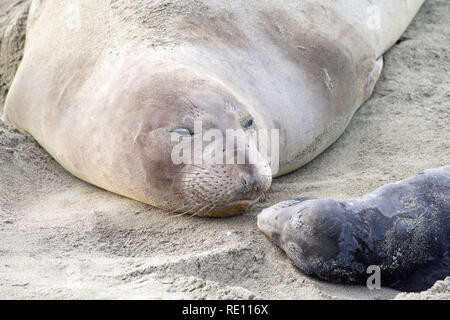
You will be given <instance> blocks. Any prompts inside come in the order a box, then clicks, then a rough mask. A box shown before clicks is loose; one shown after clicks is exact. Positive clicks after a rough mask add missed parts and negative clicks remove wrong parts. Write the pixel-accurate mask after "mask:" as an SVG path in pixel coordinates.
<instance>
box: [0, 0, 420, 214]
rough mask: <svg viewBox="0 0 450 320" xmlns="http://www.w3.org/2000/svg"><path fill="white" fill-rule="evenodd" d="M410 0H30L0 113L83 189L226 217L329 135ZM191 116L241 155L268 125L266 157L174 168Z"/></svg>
mask: <svg viewBox="0 0 450 320" xmlns="http://www.w3.org/2000/svg"><path fill="white" fill-rule="evenodd" d="M422 3H423V0H398V1H387V0H377V1H373V0H371V1H369V0H358V1H355V0H339V1H325V0H320V1H317V0H314V1H313V0H305V1H297V0H295V1H294V0H289V1H278V0H266V1H247V0H234V1H227V2H223V1H221V0H210V1H199V0H185V1H180V0H169V1H166V0H165V1H159V0H156V1H151V2H145V1H141V0H132V1H130V0H110V1H104V0H90V1H83V0H73V1H70V2H68V1H63V0H34V1H32V4H31V8H30V11H29V16H28V21H27V33H26V43H25V49H24V57H23V60H22V62H21V64H20V66H19V68H18V71H17V73H16V76H15V78H14V81H13V83H12V85H11V88H10V91H9V94H8V97H7V100H6V105H5V110H4V113H3V115H2V119H3V121H5V122H6V123H7V124H10V125H13V126H15V127H16V128H19V129H21V130H23V131H25V132H28V133H29V134H31V135H32V136H33V137H34V138H35V139H36V140H37V142H38V143H39V144H40V145H41V146H42V147H44V148H45V149H46V150H47V151H48V152H49V153H50V154H51V155H52V156H53V157H54V158H55V159H56V160H57V161H58V162H59V163H60V164H61V165H62V166H63V167H64V168H66V169H67V170H68V171H70V172H71V173H72V174H74V175H75V176H77V177H78V178H80V179H82V180H84V181H87V182H89V183H92V184H94V185H96V186H99V187H101V188H104V189H106V190H110V191H112V192H115V193H118V194H121V195H124V196H127V197H130V198H133V199H136V200H139V201H142V202H145V203H148V204H151V205H154V206H157V207H160V208H163V209H167V210H169V211H173V212H178V213H183V214H196V215H204V216H230V215H235V214H239V213H241V212H243V211H244V210H245V209H246V208H247V207H248V206H249V205H251V204H252V203H254V202H255V201H257V200H258V199H259V197H260V196H261V195H262V194H263V193H264V191H266V190H267V189H268V188H269V186H270V183H271V179H272V176H273V177H276V176H279V175H282V174H285V173H288V172H290V171H293V170H295V169H297V168H299V167H300V166H302V165H304V164H306V163H307V162H309V161H311V160H312V159H313V158H314V157H316V156H317V155H318V154H320V153H321V152H322V151H323V150H325V149H326V148H327V147H328V146H330V145H331V144H332V143H333V142H334V141H336V139H338V137H339V136H340V135H341V134H342V133H343V131H344V129H345V128H346V126H347V124H348V123H349V121H350V119H351V117H352V115H353V114H354V112H355V111H356V110H357V109H358V107H360V106H361V105H362V104H363V103H364V102H365V101H366V100H367V99H368V98H369V97H370V95H371V94H372V91H373V88H374V85H375V83H376V81H377V79H378V77H379V75H380V72H381V68H382V58H381V56H382V54H383V53H384V52H385V51H386V50H387V49H388V48H389V47H390V46H391V45H392V44H394V43H395V41H396V40H397V39H398V38H399V37H400V36H401V34H402V33H403V31H404V30H405V29H406V27H407V26H408V24H409V23H410V21H411V20H412V18H413V17H414V15H415V14H416V12H417V11H418V10H419V8H420V6H421V4H422ZM196 121H201V122H202V125H203V126H202V127H203V130H205V131H208V130H213V129H214V130H219V131H220V132H222V133H223V134H224V136H225V133H226V130H228V129H233V130H242V132H243V135H244V136H245V137H247V138H249V143H248V144H246V145H245V146H244V148H243V149H244V152H245V154H247V153H249V152H250V150H253V149H255V148H256V149H258V148H257V147H258V145H257V144H256V142H255V141H254V140H251V139H250V137H251V132H252V131H257V132H260V131H262V130H265V131H267V132H272V130H276V131H278V132H279V162H278V163H277V164H275V166H274V164H273V163H272V165H271V167H269V159H267V157H265V155H264V154H262V155H261V156H259V157H257V158H258V159H259V160H258V161H256V162H252V163H250V161H247V160H249V158H250V157H248V156H246V161H245V164H237V161H236V162H233V163H225V164H216V163H210V162H207V161H204V162H202V163H200V164H195V165H192V164H191V163H181V164H176V163H174V162H173V161H172V160H173V159H172V157H171V156H172V151H173V150H174V148H175V147H176V145H177V144H175V143H174V142H173V141H172V139H171V138H172V136H173V134H177V135H179V136H180V137H182V138H183V139H191V140H192V142H193V141H194V139H195V136H196V134H195V130H194V124H195V122H196ZM212 143H214V142H213V141H203V142H202V146H203V148H208V147H209V146H210V144H212ZM218 150H219V153H221V151H220V149H218ZM222 150H223V153H224V154H225V153H228V152H229V151H230V150H231V151H232V152H234V151H237V150H236V148H235V147H233V146H228V144H227V145H226V146H225V147H224V148H223V149H222Z"/></svg>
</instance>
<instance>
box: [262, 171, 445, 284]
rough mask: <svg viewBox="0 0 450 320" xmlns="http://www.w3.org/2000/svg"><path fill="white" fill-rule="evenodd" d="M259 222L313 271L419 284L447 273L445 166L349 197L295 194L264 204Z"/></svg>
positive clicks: (349, 279) (338, 277)
mask: <svg viewBox="0 0 450 320" xmlns="http://www.w3.org/2000/svg"><path fill="white" fill-rule="evenodd" d="M258 227H259V229H260V230H261V231H262V232H263V233H264V234H265V235H266V236H267V237H268V238H269V239H271V240H272V241H273V242H274V243H275V244H277V245H278V246H279V247H280V248H282V249H283V250H284V251H285V252H286V254H287V255H288V256H289V258H291V259H292V261H293V263H294V264H295V266H297V267H298V268H299V269H300V270H302V271H303V272H305V273H307V274H309V275H313V276H316V277H318V278H321V279H325V280H329V281H333V282H341V283H365V282H366V280H367V278H368V277H369V275H368V274H367V273H366V271H367V269H368V267H370V266H377V267H379V268H380V269H381V284H382V285H383V286H388V287H392V288H395V289H398V290H402V291H423V290H426V289H428V288H430V287H431V286H432V285H433V284H434V283H435V282H436V281H437V280H442V279H444V278H445V277H447V276H449V275H450V259H449V258H450V252H449V250H450V166H445V167H442V168H439V169H430V170H425V171H424V172H421V173H419V174H417V175H415V176H413V177H411V178H408V179H405V180H402V181H399V182H396V183H392V184H387V185H384V186H382V187H380V188H378V189H376V190H375V191H373V192H371V193H369V194H367V195H365V196H363V197H361V198H355V199H350V200H339V199H317V200H314V199H308V198H299V199H292V200H287V201H284V202H281V203H279V204H277V205H274V206H272V207H270V208H267V209H264V210H263V211H262V212H261V213H260V214H259V215H258Z"/></svg>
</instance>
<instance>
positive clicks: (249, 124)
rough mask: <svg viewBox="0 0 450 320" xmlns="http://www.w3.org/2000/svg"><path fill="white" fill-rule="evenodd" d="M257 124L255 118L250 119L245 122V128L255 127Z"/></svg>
mask: <svg viewBox="0 0 450 320" xmlns="http://www.w3.org/2000/svg"><path fill="white" fill-rule="evenodd" d="M254 126H255V121H253V119H251V118H250V119H248V120H247V121H246V122H245V124H244V128H245V129H253V128H254Z"/></svg>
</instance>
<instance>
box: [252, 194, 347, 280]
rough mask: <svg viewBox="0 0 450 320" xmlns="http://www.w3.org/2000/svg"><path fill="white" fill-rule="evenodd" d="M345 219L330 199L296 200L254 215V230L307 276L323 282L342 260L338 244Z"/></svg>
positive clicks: (335, 202) (335, 203)
mask: <svg viewBox="0 0 450 320" xmlns="http://www.w3.org/2000/svg"><path fill="white" fill-rule="evenodd" d="M347 220H348V219H347V216H346V215H345V212H344V210H343V209H342V207H341V206H340V204H339V202H337V201H335V200H332V199H315V200H309V199H308V198H299V199H292V200H287V201H284V202H280V203H278V204H276V205H274V206H272V207H269V208H267V209H264V210H263V211H262V212H261V213H260V214H259V215H258V228H259V229H260V230H261V231H262V232H263V233H264V234H265V235H266V236H267V237H268V238H269V239H271V240H272V241H273V242H274V243H275V244H276V245H278V246H279V247H280V248H282V249H283V250H284V251H285V252H286V254H287V255H288V256H289V257H290V258H291V259H292V261H293V262H294V264H295V265H296V266H297V267H299V268H300V269H301V270H303V271H304V272H306V273H308V274H313V275H317V276H320V277H322V278H327V277H329V276H330V274H332V273H331V272H330V269H329V268H332V267H333V263H332V262H333V261H335V259H339V258H341V257H342V252H341V249H342V248H341V247H340V243H341V242H342V241H345V240H346V239H342V235H343V231H344V228H345V225H346V224H347V223H348V221H347Z"/></svg>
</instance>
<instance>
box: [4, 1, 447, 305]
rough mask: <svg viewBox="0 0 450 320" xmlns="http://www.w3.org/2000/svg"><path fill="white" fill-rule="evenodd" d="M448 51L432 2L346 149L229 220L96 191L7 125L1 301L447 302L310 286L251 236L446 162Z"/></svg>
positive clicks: (389, 63) (438, 290)
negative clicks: (265, 213)
mask: <svg viewBox="0 0 450 320" xmlns="http://www.w3.org/2000/svg"><path fill="white" fill-rule="evenodd" d="M4 8H5V6H4V5H3V4H0V9H2V10H3V9H4ZM2 12H3V11H2ZM1 21H2V17H0V24H1ZM0 32H6V31H5V28H3V29H0ZM1 34H2V33H0V35H1ZM1 45H2V46H4V45H5V42H2V44H1ZM449 48H450V2H449V1H448V0H429V1H427V2H426V3H425V5H424V6H423V7H422V9H421V11H420V12H419V14H418V15H417V17H416V18H415V20H414V21H413V23H412V24H411V25H410V27H409V28H408V30H407V32H406V33H405V34H404V35H403V37H402V39H401V40H400V41H399V42H398V43H397V45H395V46H394V47H393V48H392V49H391V50H390V51H389V52H387V53H386V54H385V56H384V61H385V66H384V70H383V73H382V76H381V78H380V81H379V82H378V84H377V86H376V89H375V92H374V95H373V97H372V98H371V99H370V100H369V101H368V102H367V103H366V104H364V105H363V106H362V107H361V108H360V109H359V110H358V112H357V113H356V114H355V116H354V118H353V119H352V121H351V123H350V125H349V126H348V128H347V130H346V131H345V133H344V134H343V135H342V137H341V138H340V139H339V140H338V141H337V142H336V143H335V144H333V145H332V146H331V147H330V148H328V149H327V150H326V151H325V152H324V153H323V154H321V155H320V156H319V157H317V158H316V159H315V160H314V161H312V162H311V163H309V164H308V165H306V166H304V167H303V168H301V169H299V170H297V171H295V172H293V173H291V174H288V175H286V176H283V177H280V178H277V179H275V180H274V181H273V184H272V187H271V188H270V190H269V191H268V192H267V193H266V194H265V196H264V197H263V199H261V200H260V201H259V202H258V203H257V204H256V205H254V206H252V207H251V209H250V210H249V211H248V212H246V213H245V214H244V215H242V216H238V217H234V218H228V219H212V218H209V219H208V218H196V217H186V216H174V215H168V214H167V213H166V212H164V211H162V210H159V209H156V208H153V207H151V206H148V205H145V204H142V203H139V202H137V201H134V200H130V199H127V198H124V197H121V196H118V195H115V194H112V193H110V192H107V191H104V190H102V189H99V188H97V187H95V186H92V185H89V184H87V183H85V182H83V181H81V180H79V179H77V178H75V177H74V176H72V175H71V174H69V173H68V172H66V171H65V170H64V169H63V168H62V167H61V166H59V165H58V164H57V163H56V162H55V161H54V160H53V159H52V158H51V156H50V155H49V154H48V153H47V152H45V151H44V150H43V149H42V148H41V147H40V146H39V145H38V144H37V143H36V142H35V141H34V139H33V138H32V137H30V136H27V135H25V134H23V133H21V132H19V131H18V130H15V129H11V128H7V127H6V126H5V125H4V124H3V123H1V124H0V299H19V298H25V299H117V298H125V299H180V298H181V299H259V298H263V299H394V298H396V297H397V298H401V299H404V298H412V299H430V298H431V299H450V278H447V280H446V281H442V282H439V283H437V284H436V286H435V287H434V288H433V289H431V290H430V291H429V292H426V293H422V294H413V295H407V294H404V293H400V292H398V291H395V290H391V289H386V288H383V289H381V290H369V289H367V288H366V287H363V286H348V285H337V284H332V283H327V282H323V281H319V280H316V279H314V278H311V277H308V276H306V275H305V274H303V273H302V272H301V271H299V270H298V269H297V268H295V267H294V266H293V265H292V264H291V262H290V260H289V259H288V258H287V256H286V255H285V254H284V253H283V252H282V251H281V250H280V249H278V248H277V247H275V246H274V245H273V244H272V243H271V242H270V241H269V240H268V239H266V238H265V237H264V235H263V234H262V233H261V232H260V231H259V230H258V229H257V226H256V216H257V214H258V213H259V212H260V211H261V210H262V209H263V208H266V207H268V206H270V205H273V204H275V203H277V202H280V201H282V200H285V199H289V198H292V197H297V196H313V197H317V198H325V197H331V198H344V199H347V198H353V197H359V196H362V195H364V194H366V193H368V192H370V191H372V190H374V189H376V188H377V187H379V186H381V185H383V184H386V183H390V182H394V181H398V180H401V179H404V178H407V177H409V176H411V175H413V174H415V173H418V172H420V171H421V170H424V169H428V168H436V167H440V166H443V165H448V164H450V162H449V159H450V126H449V123H450V54H449V50H448V49H449ZM0 61H1V62H3V63H6V62H5V61H4V60H0ZM2 68H3V70H5V66H3V67H1V68H0V70H1V69H2ZM6 74H7V73H6V72H3V74H2V73H0V76H1V77H2V78H1V79H0V80H1V81H0V83H6V82H7V81H9V80H8V79H7V75H6ZM3 87H5V85H3ZM1 93H2V94H4V89H2V91H1ZM2 99H3V98H2ZM2 101H3V100H0V102H2ZM0 110H2V107H0Z"/></svg>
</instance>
